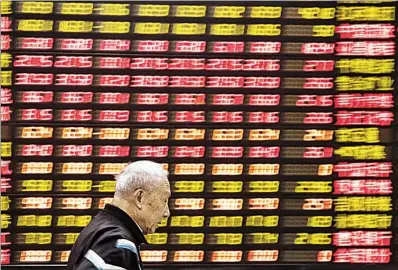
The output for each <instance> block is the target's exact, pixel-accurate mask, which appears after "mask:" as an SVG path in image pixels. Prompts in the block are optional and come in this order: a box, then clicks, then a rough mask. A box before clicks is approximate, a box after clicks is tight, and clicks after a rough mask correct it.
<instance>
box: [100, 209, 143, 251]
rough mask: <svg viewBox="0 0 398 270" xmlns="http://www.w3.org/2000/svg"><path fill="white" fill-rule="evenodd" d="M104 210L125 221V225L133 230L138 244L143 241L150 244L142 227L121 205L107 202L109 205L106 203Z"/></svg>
mask: <svg viewBox="0 0 398 270" xmlns="http://www.w3.org/2000/svg"><path fill="white" fill-rule="evenodd" d="M103 211H104V212H106V213H108V214H109V215H112V216H114V217H115V218H117V219H118V220H120V221H121V222H122V223H123V225H124V226H126V227H127V228H128V229H129V230H130V231H131V233H132V234H133V236H134V238H135V239H136V241H137V244H138V245H141V244H142V243H144V244H148V242H147V240H146V238H145V236H144V234H143V232H142V230H141V228H140V227H139V226H138V225H137V223H136V222H135V221H134V220H133V219H132V218H131V217H130V216H129V215H127V213H126V212H124V211H123V210H122V209H120V208H119V207H116V206H114V205H112V204H107V205H105V208H104V209H103Z"/></svg>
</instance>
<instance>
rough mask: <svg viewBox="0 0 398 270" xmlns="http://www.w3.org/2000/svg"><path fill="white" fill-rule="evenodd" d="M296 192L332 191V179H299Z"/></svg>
mask: <svg viewBox="0 0 398 270" xmlns="http://www.w3.org/2000/svg"><path fill="white" fill-rule="evenodd" d="M294 192H296V193H328V192H332V182H331V181H320V182H315V181H299V182H297V186H296V188H295V189H294Z"/></svg>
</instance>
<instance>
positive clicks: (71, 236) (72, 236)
mask: <svg viewBox="0 0 398 270" xmlns="http://www.w3.org/2000/svg"><path fill="white" fill-rule="evenodd" d="M63 235H64V236H65V243H64V244H66V245H73V244H74V243H75V242H76V240H77V238H78V237H79V233H63Z"/></svg>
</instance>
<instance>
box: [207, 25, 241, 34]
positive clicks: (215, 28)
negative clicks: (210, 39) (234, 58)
mask: <svg viewBox="0 0 398 270" xmlns="http://www.w3.org/2000/svg"><path fill="white" fill-rule="evenodd" d="M244 32H245V25H243V24H212V25H211V28H210V35H215V36H239V35H243V34H244Z"/></svg>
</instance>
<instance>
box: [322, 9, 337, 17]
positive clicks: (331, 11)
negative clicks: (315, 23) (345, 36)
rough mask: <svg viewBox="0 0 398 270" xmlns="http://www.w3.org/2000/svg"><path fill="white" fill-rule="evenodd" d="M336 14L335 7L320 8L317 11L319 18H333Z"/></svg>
mask: <svg viewBox="0 0 398 270" xmlns="http://www.w3.org/2000/svg"><path fill="white" fill-rule="evenodd" d="M335 15H336V9H335V8H321V10H320V12H319V19H326V20H327V19H334V17H335Z"/></svg>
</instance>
